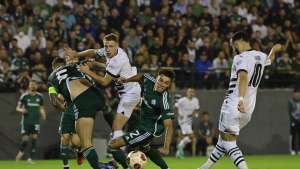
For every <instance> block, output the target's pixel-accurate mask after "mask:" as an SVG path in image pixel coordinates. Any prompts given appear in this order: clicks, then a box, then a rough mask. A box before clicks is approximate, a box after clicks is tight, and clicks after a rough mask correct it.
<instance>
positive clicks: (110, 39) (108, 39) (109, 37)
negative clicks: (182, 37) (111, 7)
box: [103, 33, 119, 43]
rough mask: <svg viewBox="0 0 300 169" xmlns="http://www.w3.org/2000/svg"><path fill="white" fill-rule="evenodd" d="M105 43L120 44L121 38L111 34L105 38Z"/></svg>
mask: <svg viewBox="0 0 300 169" xmlns="http://www.w3.org/2000/svg"><path fill="white" fill-rule="evenodd" d="M103 41H115V42H117V43H118V42H119V38H118V37H117V35H115V34H113V33H111V34H108V35H105V36H104V38H103Z"/></svg>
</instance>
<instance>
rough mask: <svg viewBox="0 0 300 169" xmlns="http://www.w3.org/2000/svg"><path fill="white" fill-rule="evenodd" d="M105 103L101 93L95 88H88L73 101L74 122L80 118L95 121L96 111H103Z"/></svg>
mask: <svg viewBox="0 0 300 169" xmlns="http://www.w3.org/2000/svg"><path fill="white" fill-rule="evenodd" d="M105 103H106V98H105V95H104V93H103V92H101V91H100V90H99V89H97V88H95V87H90V88H88V89H87V90H86V91H84V92H82V93H81V94H80V95H78V96H77V97H76V98H75V99H74V100H73V104H74V115H75V120H77V119H79V118H82V117H91V118H93V119H95V118H96V113H97V111H100V110H101V109H103V107H104V106H105Z"/></svg>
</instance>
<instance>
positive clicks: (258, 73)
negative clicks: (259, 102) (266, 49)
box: [225, 50, 271, 113]
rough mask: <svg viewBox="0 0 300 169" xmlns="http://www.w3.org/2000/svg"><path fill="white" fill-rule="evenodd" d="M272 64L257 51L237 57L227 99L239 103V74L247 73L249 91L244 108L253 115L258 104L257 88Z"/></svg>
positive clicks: (247, 91)
mask: <svg viewBox="0 0 300 169" xmlns="http://www.w3.org/2000/svg"><path fill="white" fill-rule="evenodd" d="M270 64H271V61H270V59H269V58H268V56H267V55H266V54H265V53H262V52H260V51H256V50H248V51H245V52H242V53H241V54H239V55H237V56H235V57H234V59H233V64H232V68H231V77H230V83H229V89H228V91H227V93H226V97H225V98H226V99H230V100H231V101H234V102H238V76H237V75H238V73H239V72H240V71H246V72H247V82H248V85H247V90H246V94H245V96H244V100H243V102H244V106H245V111H246V113H252V112H253V110H254V107H255V102H256V93H257V88H258V86H259V84H260V80H261V78H262V75H263V72H264V68H265V66H268V65H270Z"/></svg>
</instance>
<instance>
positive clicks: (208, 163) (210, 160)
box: [202, 136, 226, 169]
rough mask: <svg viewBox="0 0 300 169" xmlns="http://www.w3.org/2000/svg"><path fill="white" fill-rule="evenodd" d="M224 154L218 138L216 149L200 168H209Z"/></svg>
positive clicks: (220, 140) (221, 142)
mask: <svg viewBox="0 0 300 169" xmlns="http://www.w3.org/2000/svg"><path fill="white" fill-rule="evenodd" d="M225 153H226V150H225V149H224V148H223V141H222V139H221V138H220V136H219V140H218V143H217V145H216V147H215V148H214V150H213V152H212V153H211V155H210V157H209V158H208V160H207V161H206V163H205V164H204V165H203V166H202V168H204V169H209V168H211V167H212V166H213V165H214V164H215V163H216V162H217V161H218V160H219V159H220V158H221V157H222V156H223V155H224V154H225Z"/></svg>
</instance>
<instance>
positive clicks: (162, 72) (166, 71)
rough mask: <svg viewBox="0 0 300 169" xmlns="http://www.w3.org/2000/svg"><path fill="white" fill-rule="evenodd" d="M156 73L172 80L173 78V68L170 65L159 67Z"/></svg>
mask: <svg viewBox="0 0 300 169" xmlns="http://www.w3.org/2000/svg"><path fill="white" fill-rule="evenodd" d="M158 75H165V76H167V77H168V78H170V79H171V81H173V80H174V79H175V73H174V70H173V69H172V68H171V67H161V68H160V69H159V70H158Z"/></svg>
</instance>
